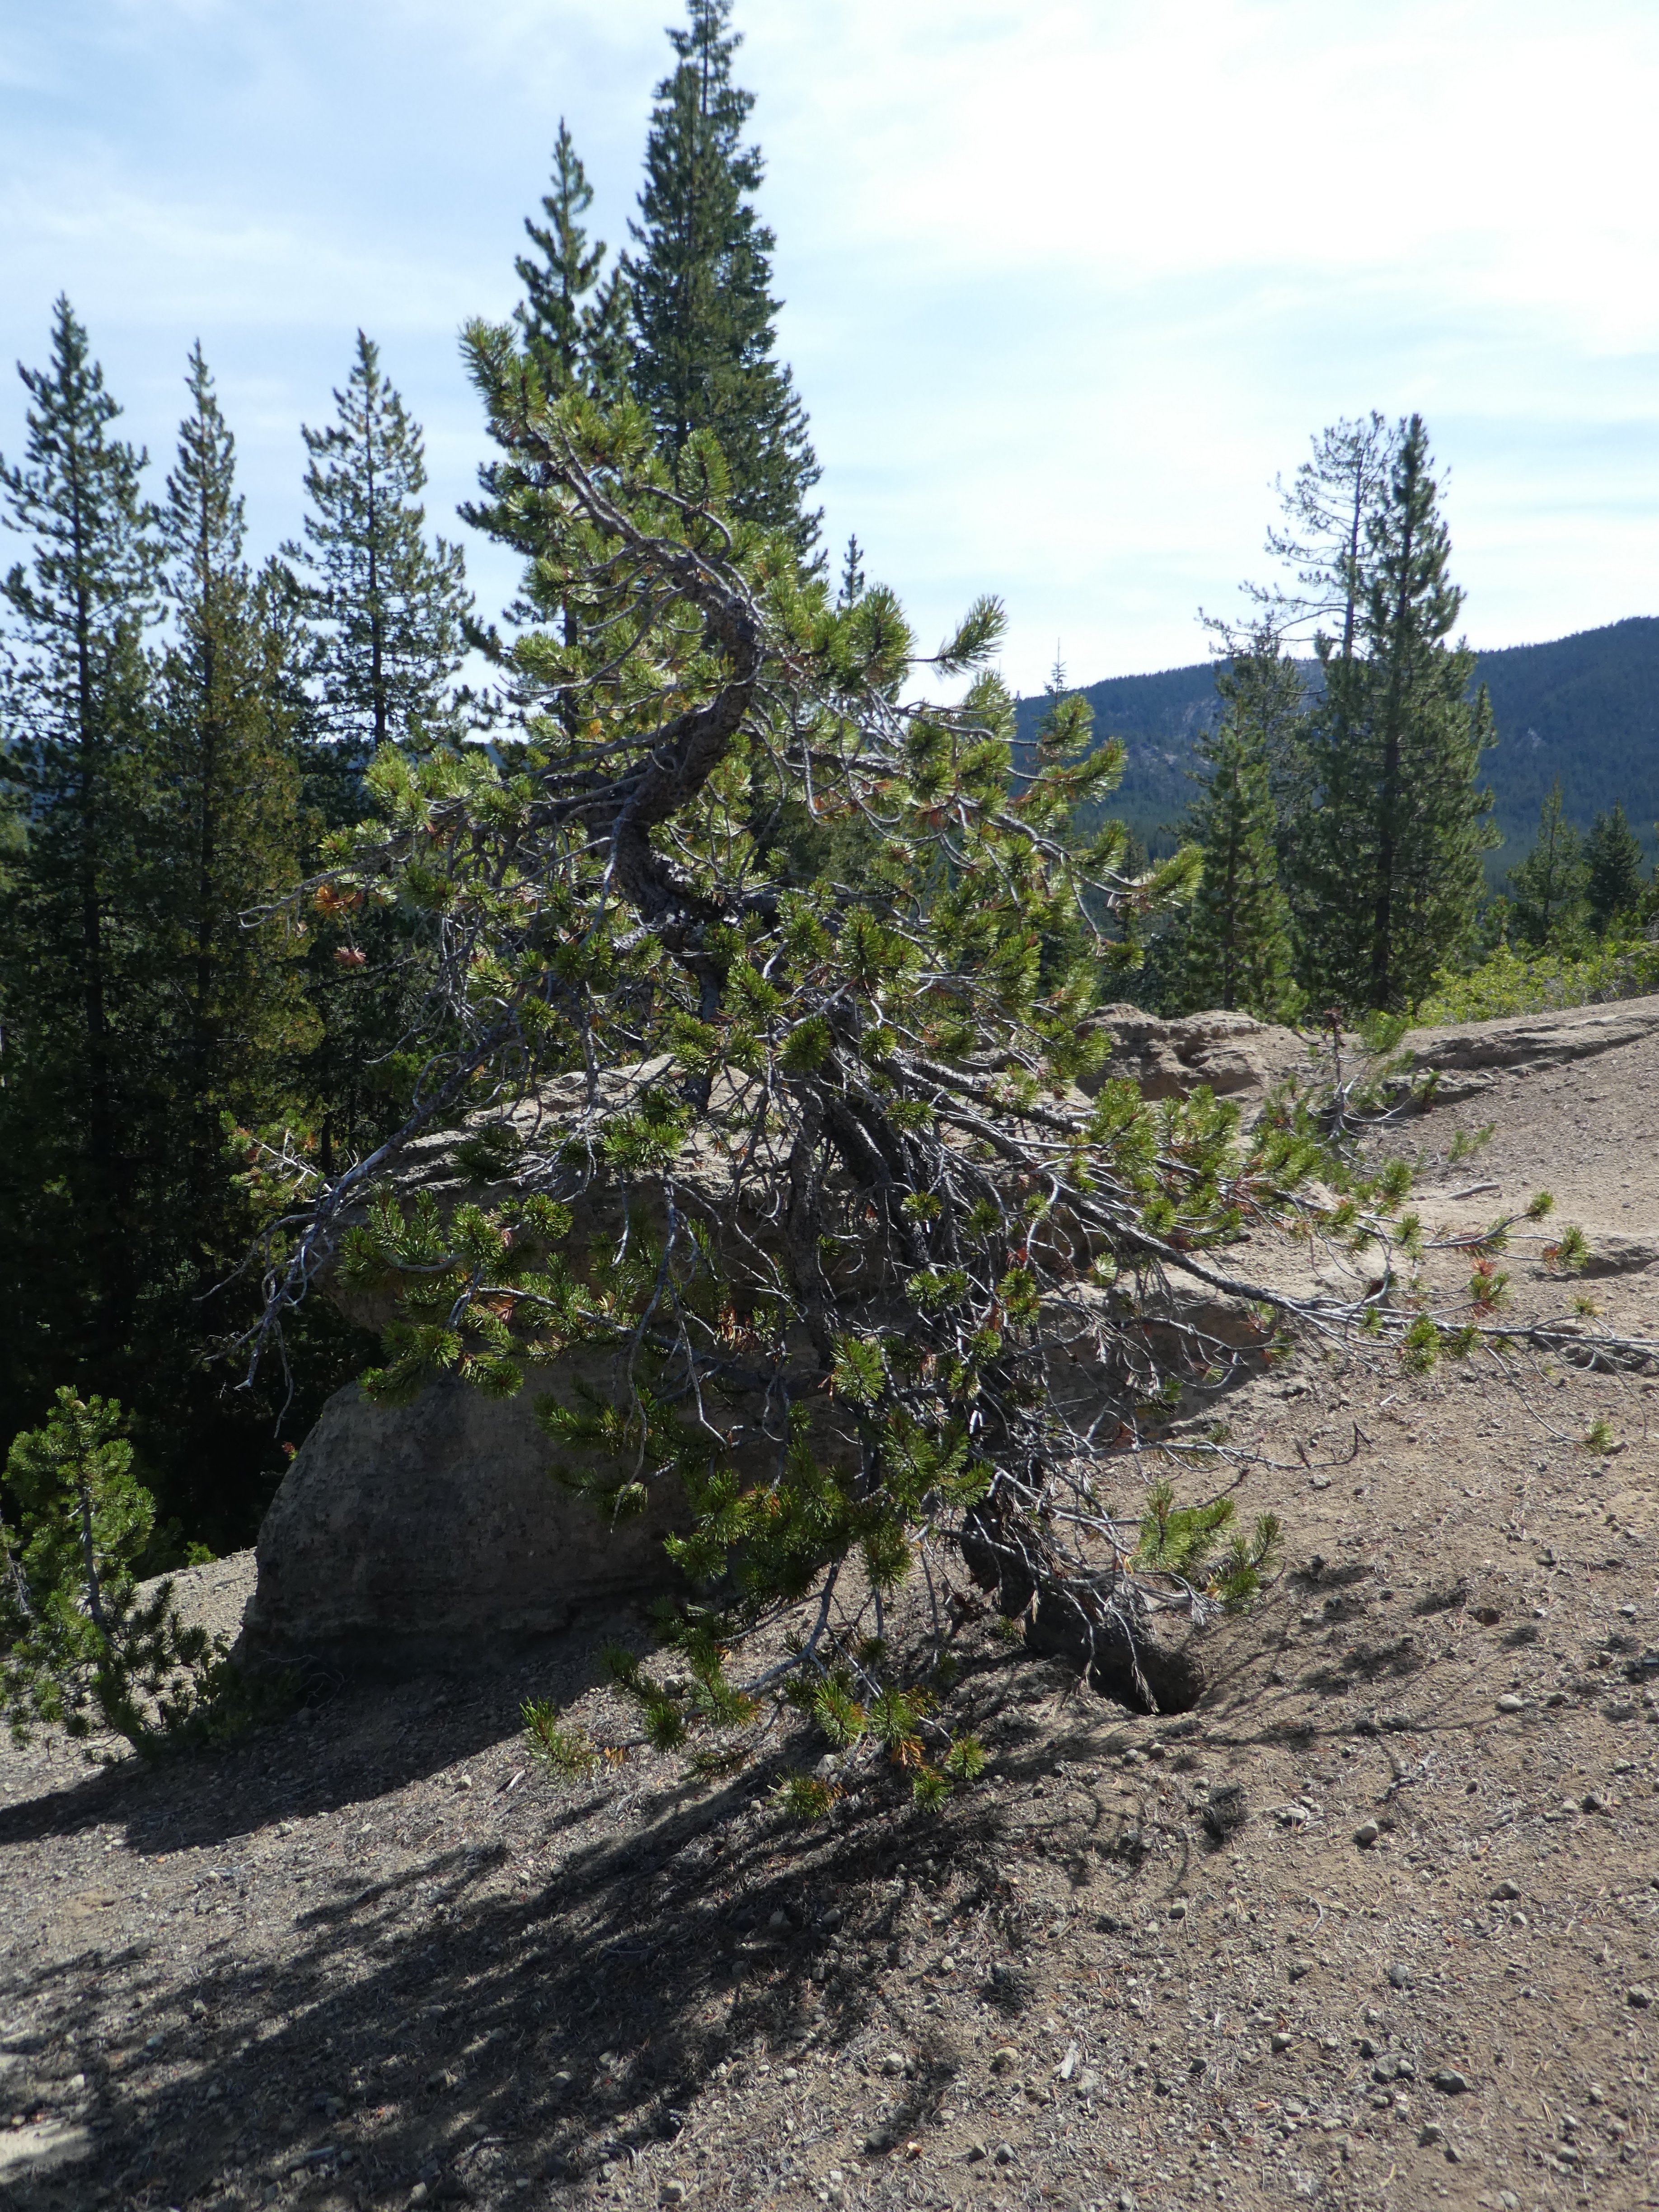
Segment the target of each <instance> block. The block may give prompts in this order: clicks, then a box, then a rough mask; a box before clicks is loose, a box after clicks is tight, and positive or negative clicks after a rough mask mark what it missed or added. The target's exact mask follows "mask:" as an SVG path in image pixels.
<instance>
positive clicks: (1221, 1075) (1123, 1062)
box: [1091, 1006, 1307, 1098]
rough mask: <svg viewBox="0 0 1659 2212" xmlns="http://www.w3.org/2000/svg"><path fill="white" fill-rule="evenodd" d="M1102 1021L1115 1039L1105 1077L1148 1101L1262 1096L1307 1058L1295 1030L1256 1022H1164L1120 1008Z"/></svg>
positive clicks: (1202, 1018)
mask: <svg viewBox="0 0 1659 2212" xmlns="http://www.w3.org/2000/svg"><path fill="white" fill-rule="evenodd" d="M1100 1019H1101V1024H1102V1026H1103V1028H1105V1029H1106V1030H1109V1032H1110V1034H1111V1037H1112V1055H1111V1058H1110V1060H1109V1061H1108V1062H1107V1064H1106V1066H1105V1067H1104V1068H1103V1070H1102V1071H1101V1072H1102V1074H1103V1076H1127V1077H1129V1078H1130V1079H1131V1080H1132V1081H1133V1082H1136V1083H1138V1084H1139V1085H1140V1088H1141V1091H1142V1092H1143V1094H1144V1095H1145V1096H1146V1097H1148V1098H1181V1097H1187V1096H1188V1093H1189V1092H1191V1091H1196V1090H1197V1089H1198V1087H1199V1085H1200V1084H1207V1085H1208V1086H1209V1088H1210V1089H1211V1090H1212V1091H1214V1092H1215V1093H1216V1095H1217V1097H1231V1096H1232V1095H1233V1094H1234V1093H1236V1092H1248V1091H1266V1090H1267V1088H1268V1087H1269V1086H1270V1085H1272V1084H1273V1083H1276V1082H1277V1081H1279V1079H1280V1077H1282V1076H1284V1075H1286V1074H1288V1073H1290V1071H1291V1068H1293V1067H1295V1066H1297V1065H1299V1064H1300V1063H1301V1062H1302V1061H1303V1060H1305V1058H1306V1056H1307V1054H1306V1047H1305V1046H1304V1044H1303V1042H1302V1040H1301V1039H1300V1038H1299V1037H1298V1036H1296V1034H1295V1032H1294V1031H1293V1030H1285V1029H1275V1028H1274V1027H1273V1025H1272V1024H1271V1023H1267V1022H1258V1021H1253V1020H1252V1019H1251V1018H1250V1017H1249V1014H1229V1013H1221V1012H1213V1013H1203V1014H1188V1015H1184V1016H1182V1018H1181V1019H1179V1020H1178V1021H1170V1022H1165V1021H1160V1020H1159V1019H1158V1017H1157V1016H1156V1015H1155V1014H1148V1013H1144V1012H1142V1011H1141V1009H1140V1008H1139V1006H1107V1007H1104V1008H1103V1010H1102V1012H1101V1016H1100ZM1091 1087H1092V1084H1091Z"/></svg>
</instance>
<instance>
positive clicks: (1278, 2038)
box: [1272, 2027, 1291, 2051]
mask: <svg viewBox="0 0 1659 2212" xmlns="http://www.w3.org/2000/svg"><path fill="white" fill-rule="evenodd" d="M1272 2041H1273V2049H1274V2050H1275V2051H1288V2050H1289V2049H1290V2047H1291V2039H1290V2037H1289V2036H1288V2035H1286V2034H1285V2031H1284V2029H1283V2028H1282V2027H1280V2028H1275V2030H1274V2031H1273V2038H1272Z"/></svg>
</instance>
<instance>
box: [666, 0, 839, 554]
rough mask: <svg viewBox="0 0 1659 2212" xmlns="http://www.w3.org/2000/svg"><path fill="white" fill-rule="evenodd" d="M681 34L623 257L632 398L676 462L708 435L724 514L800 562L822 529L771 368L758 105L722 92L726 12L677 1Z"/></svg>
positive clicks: (806, 447) (814, 473) (812, 473)
mask: <svg viewBox="0 0 1659 2212" xmlns="http://www.w3.org/2000/svg"><path fill="white" fill-rule="evenodd" d="M687 13H688V15H689V18H690V21H689V27H688V28H686V29H684V30H678V31H671V32H670V33H669V38H670V40H671V43H672V46H673V48H674V52H675V56H676V64H675V67H674V69H673V70H672V71H671V74H670V75H669V76H666V77H665V78H664V79H663V81H662V82H661V83H660V84H659V86H658V87H657V94H656V106H655V108H654V109H653V113H652V118H651V131H650V136H649V137H648V139H647V145H646V156H645V170H646V180H645V188H644V190H643V191H642V192H641V195H640V213H641V221H640V222H638V223H637V224H635V225H634V226H633V230H634V236H635V240H636V242H637V245H638V248H639V251H638V252H637V254H635V255H632V256H630V257H629V261H628V264H627V270H628V281H629V288H630V290H631V293H632V297H633V313H634V332H635V357H634V369H633V386H634V390H635V393H636V394H637V396H638V398H640V400H641V404H643V405H644V407H645V408H646V410H647V412H648V414H649V415H650V416H651V419H652V422H653V424H654V425H655V428H656V431H657V435H658V439H659V442H660V443H661V444H662V446H663V447H664V448H665V450H666V451H667V452H668V453H670V454H671V455H673V456H678V454H679V453H681V451H682V450H683V449H684V446H685V444H686V441H688V439H690V436H691V435H692V434H693V432H695V431H697V430H710V431H712V432H713V433H714V436H715V438H716V439H717V440H718V441H719V443H720V449H721V451H722V453H724V454H725V456H726V465H727V466H728V468H729V469H730V471H731V474H732V509H733V511H734V513H737V514H738V515H739V516H741V517H743V518H744V520H750V521H755V522H759V523H762V524H763V525H764V526H766V527H767V528H769V529H773V530H783V531H787V532H789V533H790V535H791V536H792V537H793V539H794V541H795V543H796V545H797V547H798V548H799V550H800V551H801V552H802V553H807V552H810V550H811V547H812V545H813V544H814V542H815V541H816V539H817V532H818V524H819V521H820V519H821V518H820V517H819V516H818V514H817V513H807V512H806V510H805V498H806V495H807V494H808V493H809V492H810V491H811V488H812V486H813V485H814V484H815V483H817V479H818V474H819V470H818V464H817V459H816V457H815V456H814V454H813V452H812V447H811V441H810V439H809V437H808V434H807V425H806V415H805V409H804V408H803V407H802V405H801V402H800V398H799V395H798V393H797V392H796V391H795V388H794V381H793V377H792V375H791V374H790V371H789V369H788V368H787V365H786V364H785V363H783V362H780V361H778V360H776V359H775V357H774V349H775V344H776V330H775V321H776V317H777V313H778V307H779V302H778V301H776V300H775V299H774V298H773V296H772V291H771V283H772V254H773V252H774V250H775V246H776V244H777V240H776V238H775V235H774V234H773V233H772V231H771V230H770V229H769V228H768V227H767V226H766V225H765V224H764V223H763V222H761V221H760V219H759V217H758V216H757V214H756V211H755V208H754V205H753V195H754V194H755V193H756V192H757V191H758V190H759V189H760V182H761V175H762V163H761V154H760V149H759V148H758V147H757V146H745V145H744V143H743V133H744V127H745V125H747V122H748V119H749V115H750V110H751V109H752V108H753V106H754V104H755V101H754V95H753V94H752V93H748V92H744V90H742V89H741V88H739V87H738V85H736V84H734V83H733V82H732V56H733V55H734V53H735V52H736V51H737V48H738V44H739V39H738V34H737V33H734V32H732V31H731V30H730V29H728V27H727V26H728V24H729V22H730V20H731V14H732V0H687Z"/></svg>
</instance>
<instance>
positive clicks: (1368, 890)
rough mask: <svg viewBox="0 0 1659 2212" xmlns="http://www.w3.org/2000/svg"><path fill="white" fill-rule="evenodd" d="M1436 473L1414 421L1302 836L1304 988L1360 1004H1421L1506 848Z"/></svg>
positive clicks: (1315, 720)
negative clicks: (1490, 786) (1494, 856)
mask: <svg viewBox="0 0 1659 2212" xmlns="http://www.w3.org/2000/svg"><path fill="white" fill-rule="evenodd" d="M1432 470H1433V462H1432V457H1431V453H1430V451H1429V442H1428V432H1427V430H1426V428H1425V425H1424V423H1423V421H1422V418H1421V416H1416V415H1413V416H1412V417H1411V418H1410V420H1409V421H1408V422H1405V423H1402V424H1401V428H1400V432H1399V435H1398V441H1397V444H1396V446H1395V453H1394V460H1393V466H1392V470H1391V472H1390V476H1389V489H1388V495H1387V499H1386V501H1384V502H1383V504H1381V505H1380V506H1379V507H1378V508H1377V510H1376V512H1375V513H1373V514H1372V515H1371V517H1370V520H1369V521H1368V524H1367V533H1366V534H1367V544H1366V550H1365V553H1364V559H1363V570H1364V574H1363V581H1364V593H1363V597H1362V598H1360V599H1359V600H1358V605H1357V607H1356V611H1355V617H1354V630H1353V650H1352V653H1345V651H1344V649H1343V647H1342V643H1341V641H1340V640H1337V639H1333V638H1330V637H1328V636H1325V635H1321V636H1320V637H1319V639H1318V641H1317V643H1318V650H1319V655H1320V659H1321V662H1322V667H1323V672H1324V689H1323V692H1322V696H1321V698H1320V700H1319V702H1318V704H1317V705H1316V708H1315V709H1314V711H1313V714H1312V715H1311V718H1310V738H1309V745H1308V762H1309V768H1310V784H1309V791H1310V805H1309V807H1308V811H1307V813H1306V815H1305V817H1304V818H1303V819H1302V820H1301V821H1299V822H1298V823H1297V824H1296V825H1295V828H1296V836H1295V840H1294V843H1295V874H1296V879H1297V881H1296V892H1297V896H1296V904H1297V914H1298V917H1299V921H1300V931H1299V939H1300V941H1299V948H1298V951H1299V962H1300V966H1301V970H1302V973H1301V978H1300V980H1301V981H1303V983H1304V987H1307V988H1308V989H1309V990H1310V992H1312V993H1313V994H1315V995H1316V997H1318V998H1319V999H1320V1000H1322V1001H1323V1002H1328V1003H1334V1004H1337V1005H1340V1006H1346V1007H1348V1008H1351V1009H1358V1008H1361V1007H1366V1006H1376V1007H1391V1008H1401V1007H1405V1006H1410V1005H1411V1004H1413V1002H1414V1000H1416V999H1418V998H1419V997H1420V996H1421V995H1422V994H1423V993H1424V992H1425V991H1426V990H1427V989H1428V987H1429V986H1430V984H1431V981H1432V980H1433V977H1434V975H1435V972H1436V970H1437V969H1438V968H1439V967H1441V966H1442V965H1443V964H1444V963H1446V962H1448V961H1449V960H1452V959H1455V957H1457V956H1458V954H1459V953H1460V952H1461V951H1462V950H1463V948H1464V947H1465V945H1467V944H1468V940H1469V937H1470V933H1471V931H1472V930H1473V928H1474V919H1475V915H1476V912H1477V909H1478V907H1479V904H1480V892H1481V885H1482V861H1481V855H1482V854H1484V853H1485V852H1486V851H1487V850H1489V849H1490V848H1491V847H1492V845H1493V844H1494V843H1496V842H1497V836H1496V833H1495V831H1494V830H1493V829H1492V827H1491V824H1490V823H1489V822H1488V820H1487V818H1486V817H1487V816H1488V814H1489V812H1490V810H1491V805H1492V794H1491V793H1490V792H1487V791H1485V790H1483V789H1481V788H1480V787H1479V786H1478V785H1477V783H1476V781H1475V778H1476V774H1477V771H1478V769H1479V766H1480V755H1481V753H1482V752H1483V751H1484V750H1485V749H1486V747H1487V746H1488V745H1490V744H1492V742H1493V741H1494V740H1493V732H1492V716H1491V710H1490V708H1489V707H1488V705H1487V702H1486V694H1485V692H1484V691H1480V692H1479V693H1477V694H1476V696H1475V697H1474V699H1473V700H1471V699H1470V698H1469V696H1468V688H1469V683H1470V679H1471V676H1472V673H1473V671H1474V655H1473V654H1472V653H1469V652H1468V650H1467V649H1466V648H1465V647H1452V646H1450V645H1449V644H1448V643H1447V638H1448V636H1449V633H1450V631H1451V629H1452V626H1453V624H1454V623H1455V622H1456V620H1457V616H1458V611H1459V609H1460V608H1461V607H1462V599H1463V595H1462V592H1461V591H1460V590H1459V588H1458V586H1456V585H1455V584H1454V583H1453V582H1452V580H1451V578H1450V576H1449V573H1448V571H1449V562H1450V556H1451V540H1450V537H1449V532H1448V531H1447V529H1446V526H1445V523H1444V521H1443V519H1442V517H1441V515H1440V513H1439V507H1438V487H1437V484H1436V482H1435V478H1434V476H1433V473H1432Z"/></svg>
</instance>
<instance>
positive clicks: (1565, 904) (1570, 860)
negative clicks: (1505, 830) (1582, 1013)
mask: <svg viewBox="0 0 1659 2212" xmlns="http://www.w3.org/2000/svg"><path fill="white" fill-rule="evenodd" d="M1638 859H1639V855H1638ZM1509 881H1510V889H1511V891H1512V894H1513V903H1512V906H1511V910H1510V926H1511V927H1512V928H1513V929H1514V931H1515V933H1516V936H1518V937H1519V938H1520V939H1522V942H1523V943H1524V944H1526V945H1530V946H1531V947H1532V948H1533V950H1534V951H1543V950H1544V949H1545V948H1546V947H1547V948H1549V949H1550V950H1551V951H1568V950H1570V949H1571V948H1572V947H1574V946H1576V945H1578V944H1579V943H1580V942H1581V941H1582V939H1583V934H1584V925H1585V922H1586V921H1587V919H1588V915H1587V909H1586V904H1585V893H1586V891H1587V890H1588V888H1589V864H1588V861H1587V860H1586V857H1585V853H1584V842H1583V838H1582V837H1580V836H1579V834H1578V832H1577V829H1575V828H1574V827H1573V825H1572V823H1571V822H1569V821H1568V820H1567V818H1566V816H1565V813H1564V812H1563V811H1562V805H1561V783H1560V779H1559V777H1558V778H1557V779H1556V781H1555V783H1554V785H1553V787H1552V788H1551V791H1550V794H1549V797H1548V798H1547V799H1546V800H1545V801H1544V804H1543V805H1542V806H1541V808H1540V810H1539V814H1538V836H1537V837H1536V839H1535V840H1534V844H1533V848H1532V850H1531V852H1529V853H1528V855H1527V857H1526V859H1525V860H1522V862H1521V863H1520V865H1519V866H1517V867H1513V868H1511V869H1510V872H1509Z"/></svg>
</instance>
